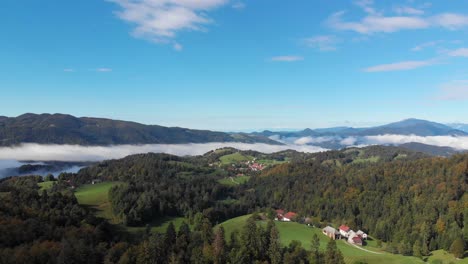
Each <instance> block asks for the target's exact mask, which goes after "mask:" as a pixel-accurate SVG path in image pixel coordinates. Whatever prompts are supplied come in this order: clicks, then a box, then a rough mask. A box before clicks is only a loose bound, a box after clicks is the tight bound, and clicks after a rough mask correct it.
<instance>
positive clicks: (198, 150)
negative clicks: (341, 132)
mask: <svg viewBox="0 0 468 264" xmlns="http://www.w3.org/2000/svg"><path fill="white" fill-rule="evenodd" d="M223 147H233V148H236V149H240V150H256V151H259V152H263V153H273V152H278V151H283V150H287V149H294V150H297V151H301V152H320V151H325V150H326V149H323V148H320V147H316V146H306V145H304V146H300V145H269V144H262V143H257V144H247V143H235V142H232V143H216V142H213V143H203V144H151V145H116V146H79V145H41V144H33V143H28V144H21V145H19V146H14V147H2V148H0V160H35V161H49V160H57V161H101V160H106V159H118V158H123V157H125V156H128V155H132V154H139V153H148V152H154V153H168V154H173V155H179V156H185V155H202V154H204V153H206V152H208V151H211V150H215V149H218V148H223Z"/></svg>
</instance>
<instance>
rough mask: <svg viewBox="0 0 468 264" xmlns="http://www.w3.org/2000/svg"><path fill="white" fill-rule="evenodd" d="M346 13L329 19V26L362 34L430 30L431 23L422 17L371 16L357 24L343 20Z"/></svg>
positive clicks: (338, 13)
mask: <svg viewBox="0 0 468 264" xmlns="http://www.w3.org/2000/svg"><path fill="white" fill-rule="evenodd" d="M343 15H344V12H337V13H335V14H333V15H331V16H330V17H329V18H328V21H327V24H328V25H329V26H330V27H332V28H334V29H337V30H350V31H355V32H358V33H361V34H373V33H379V32H384V33H391V32H396V31H400V30H405V29H406V30H408V29H423V28H428V27H429V26H430V23H429V22H428V21H426V20H425V19H423V18H420V17H408V16H393V17H385V16H380V15H369V16H366V17H364V18H363V19H362V20H360V21H357V22H346V21H343V20H342V17H343Z"/></svg>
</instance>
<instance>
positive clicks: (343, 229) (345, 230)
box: [339, 225, 352, 238]
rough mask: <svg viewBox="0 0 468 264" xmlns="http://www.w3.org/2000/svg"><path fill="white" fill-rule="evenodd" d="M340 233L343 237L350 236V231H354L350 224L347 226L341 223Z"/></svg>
mask: <svg viewBox="0 0 468 264" xmlns="http://www.w3.org/2000/svg"><path fill="white" fill-rule="evenodd" d="M339 230H340V234H341V236H343V237H346V238H347V237H349V232H350V231H352V230H351V228H349V226H346V225H341V226H340V228H339Z"/></svg>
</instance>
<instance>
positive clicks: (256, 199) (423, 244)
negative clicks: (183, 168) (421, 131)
mask: <svg viewBox="0 0 468 264" xmlns="http://www.w3.org/2000/svg"><path fill="white" fill-rule="evenodd" d="M467 181H468V155H457V156H453V157H452V158H449V159H445V158H428V159H418V160H414V161H398V160H396V161H393V162H386V163H378V164H371V163H365V164H355V165H354V164H349V165H346V166H324V165H323V164H322V162H321V160H308V161H305V162H301V163H295V164H283V165H279V166H276V167H275V168H272V169H271V170H268V171H265V172H264V173H263V175H262V176H261V177H256V178H253V179H251V180H250V182H249V183H248V184H247V185H246V186H245V187H244V190H240V192H244V191H245V190H250V192H247V195H245V196H244V199H245V201H244V202H246V203H251V204H257V205H258V206H261V207H272V208H288V210H295V211H297V212H299V213H300V214H301V215H302V216H312V217H313V219H316V221H317V222H319V223H320V222H322V223H323V224H325V223H328V222H332V223H337V224H341V223H343V224H348V225H350V226H351V227H352V228H353V229H355V230H357V229H362V230H364V231H367V232H368V233H370V234H371V235H373V236H374V237H375V238H377V239H379V240H382V241H384V242H388V243H387V248H386V249H387V250H388V251H390V252H392V253H401V254H404V255H416V256H421V255H428V254H429V251H432V250H436V249H445V250H450V248H451V247H452V246H453V244H454V243H455V244H456V243H458V244H459V243H460V240H461V241H462V242H464V244H466V243H467V242H468V194H467V193H466V187H467ZM462 255H463V254H462Z"/></svg>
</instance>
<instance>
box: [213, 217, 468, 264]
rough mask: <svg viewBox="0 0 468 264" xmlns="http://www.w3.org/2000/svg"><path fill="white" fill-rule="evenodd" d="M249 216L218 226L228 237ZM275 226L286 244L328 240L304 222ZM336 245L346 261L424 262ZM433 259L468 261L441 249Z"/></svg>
mask: <svg viewBox="0 0 468 264" xmlns="http://www.w3.org/2000/svg"><path fill="white" fill-rule="evenodd" d="M249 217H250V215H244V216H240V217H236V218H233V219H230V220H228V221H225V222H223V223H221V224H220V225H218V226H223V227H224V229H225V232H226V237H227V238H228V237H229V236H230V234H231V233H232V232H233V231H234V230H239V231H241V230H242V227H243V226H244V224H245V221H246V220H247V219H248V218H249ZM258 223H259V224H260V225H266V222H264V221H259V222H258ZM275 224H276V227H277V228H278V230H279V233H280V238H281V242H282V244H283V245H285V246H286V245H288V244H289V243H290V242H291V241H293V240H297V241H300V242H301V244H302V246H303V247H304V248H305V249H307V250H309V249H310V246H311V240H312V237H313V235H314V234H317V236H318V237H319V239H320V248H321V249H322V250H325V248H326V245H327V243H328V241H329V238H328V237H326V236H324V235H323V234H322V231H321V229H319V228H313V227H308V226H306V225H304V224H299V223H293V222H277V221H275ZM337 246H338V248H339V249H340V250H341V252H342V253H343V256H344V258H345V261H346V263H350V264H351V263H355V262H357V261H363V262H366V263H368V264H374V263H375V264H387V263H388V264H400V263H401V264H412V263H416V264H417V263H425V262H424V261H423V260H421V259H418V258H415V257H410V256H402V255H397V254H390V253H387V252H384V251H382V250H380V249H379V248H376V247H375V243H372V242H371V243H369V245H368V246H364V247H362V248H363V249H367V250H369V251H372V252H373V253H372V252H366V251H364V250H361V249H359V248H356V247H355V246H352V245H350V244H348V243H347V242H345V241H344V240H339V241H337ZM434 259H441V260H442V261H444V262H443V263H444V264H446V263H447V264H448V263H449V262H450V261H453V262H454V263H463V264H466V263H468V260H467V259H464V260H460V261H459V260H456V259H455V258H454V257H453V255H451V254H449V253H447V252H445V251H443V250H438V251H434V252H433V256H431V257H429V263H430V261H432V260H434Z"/></svg>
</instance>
